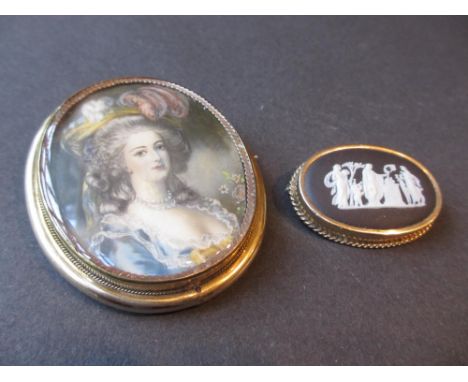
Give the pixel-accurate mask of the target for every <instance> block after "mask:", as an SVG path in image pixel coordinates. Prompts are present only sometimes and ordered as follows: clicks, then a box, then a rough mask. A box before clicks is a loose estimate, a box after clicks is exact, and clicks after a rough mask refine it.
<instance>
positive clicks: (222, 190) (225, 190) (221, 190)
mask: <svg viewBox="0 0 468 382" xmlns="http://www.w3.org/2000/svg"><path fill="white" fill-rule="evenodd" d="M219 192H221V194H227V193H228V192H229V189H228V186H226V185H225V184H223V185H222V186H221V187H219Z"/></svg>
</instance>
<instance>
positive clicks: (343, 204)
mask: <svg viewBox="0 0 468 382" xmlns="http://www.w3.org/2000/svg"><path fill="white" fill-rule="evenodd" d="M348 175H349V173H348V171H347V170H343V169H342V168H341V166H340V165H339V164H335V165H334V166H333V171H330V172H329V173H328V174H327V175H326V176H325V179H324V183H325V186H326V187H328V188H331V189H332V191H331V194H332V195H333V200H332V204H333V205H335V206H337V207H338V208H340V209H343V208H347V207H348V200H349V191H350V190H349V185H348Z"/></svg>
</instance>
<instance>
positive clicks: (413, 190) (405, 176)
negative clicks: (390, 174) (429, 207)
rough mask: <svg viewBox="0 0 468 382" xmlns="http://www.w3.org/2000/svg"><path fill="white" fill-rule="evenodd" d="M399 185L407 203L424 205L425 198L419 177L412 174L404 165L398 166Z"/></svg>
mask: <svg viewBox="0 0 468 382" xmlns="http://www.w3.org/2000/svg"><path fill="white" fill-rule="evenodd" d="M399 179H400V186H401V188H402V190H403V193H404V194H405V197H406V200H407V203H408V204H412V205H419V206H422V205H425V204H426V199H425V197H424V195H423V192H422V191H423V188H422V186H421V183H420V181H419V179H418V178H417V177H416V176H415V175H413V174H412V173H411V172H410V171H409V170H408V169H407V168H406V167H405V166H400V176H399Z"/></svg>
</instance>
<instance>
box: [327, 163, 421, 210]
mask: <svg viewBox="0 0 468 382" xmlns="http://www.w3.org/2000/svg"><path fill="white" fill-rule="evenodd" d="M324 184H325V186H326V187H328V188H330V189H331V196H332V200H331V203H332V205H334V206H336V207H337V208H338V209H341V210H346V209H363V208H408V207H423V206H425V205H426V199H425V197H424V194H423V187H422V186H421V182H420V181H419V179H418V178H417V177H416V176H415V175H414V174H412V173H411V172H410V171H409V170H408V168H407V167H405V166H399V168H397V166H396V165H395V164H386V165H385V166H383V173H378V172H376V171H375V170H374V167H373V165H372V164H371V163H359V162H346V163H343V164H341V165H340V164H335V165H334V166H333V169H332V170H331V171H330V172H328V173H327V174H326V175H325V178H324Z"/></svg>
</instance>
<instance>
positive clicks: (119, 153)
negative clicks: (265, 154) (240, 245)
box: [51, 85, 246, 276]
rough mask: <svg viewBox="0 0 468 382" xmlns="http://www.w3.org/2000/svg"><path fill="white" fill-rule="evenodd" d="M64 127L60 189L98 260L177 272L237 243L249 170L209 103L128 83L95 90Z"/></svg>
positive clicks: (118, 267)
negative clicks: (210, 111)
mask: <svg viewBox="0 0 468 382" xmlns="http://www.w3.org/2000/svg"><path fill="white" fill-rule="evenodd" d="M62 123H63V124H64V127H63V129H62V130H61V132H60V135H59V139H58V140H57V142H56V144H55V146H54V149H53V151H52V156H53V158H52V159H53V160H52V161H51V164H52V165H53V166H52V168H53V170H52V171H53V172H55V176H54V179H57V180H56V181H55V184H54V192H55V195H56V198H57V200H58V202H59V205H60V206H61V207H60V211H61V214H62V216H63V218H64V221H65V222H66V223H67V225H68V226H69V227H70V229H72V230H74V232H76V236H77V238H78V241H79V244H80V245H81V246H82V247H83V248H85V249H86V250H87V252H88V253H89V254H90V256H91V258H92V260H93V261H94V262H96V263H98V264H99V265H100V266H103V267H107V268H109V269H113V270H114V271H117V272H122V273H123V274H133V275H139V276H161V275H174V274H179V273H184V272H186V271H189V270H192V269H194V267H196V266H198V265H200V264H203V263H205V262H208V261H210V260H211V259H212V258H213V257H216V256H218V255H219V253H220V252H222V250H223V249H225V248H229V246H231V245H233V244H235V241H236V239H237V237H238V235H239V227H240V224H241V222H242V219H243V217H244V212H245V208H246V187H245V177H244V172H243V165H242V161H241V159H240V158H239V154H238V152H237V150H236V145H235V143H234V142H233V139H232V138H231V137H230V136H229V134H228V133H227V132H226V130H224V129H223V128H222V126H221V124H220V123H219V121H218V120H217V119H216V118H215V117H214V116H213V115H212V114H210V113H208V112H207V111H206V110H205V109H204V107H202V105H200V104H199V103H197V102H195V101H193V100H192V99H190V98H189V97H187V96H186V95H185V94H183V93H181V92H179V91H176V90H174V89H169V88H166V87H163V86H156V85H148V86H142V85H123V86H119V87H117V88H113V89H110V90H104V91H100V92H98V93H96V94H94V95H93V96H92V97H90V98H89V99H86V100H85V101H83V102H82V103H81V104H80V105H79V107H76V108H75V109H74V110H73V112H71V113H70V115H69V116H67V118H66V119H65V120H64V121H63V122H62ZM57 174H59V175H60V176H57Z"/></svg>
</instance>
